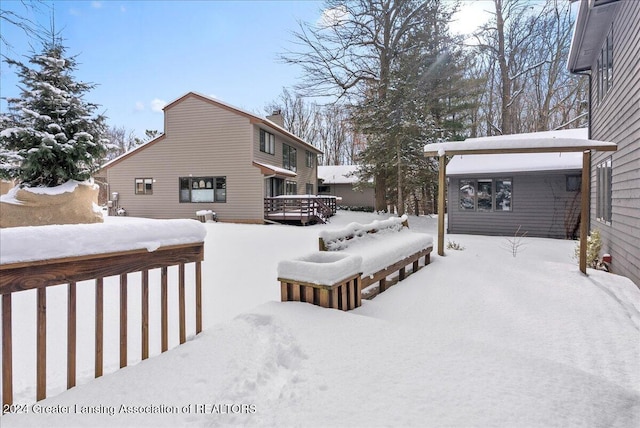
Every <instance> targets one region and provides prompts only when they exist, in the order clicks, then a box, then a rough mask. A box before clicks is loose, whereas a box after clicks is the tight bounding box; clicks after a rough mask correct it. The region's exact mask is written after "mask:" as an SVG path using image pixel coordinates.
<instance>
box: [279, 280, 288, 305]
mask: <svg viewBox="0 0 640 428" xmlns="http://www.w3.org/2000/svg"><path fill="white" fill-rule="evenodd" d="M280 301H281V302H288V301H289V287H288V286H287V283H286V282H284V281H280Z"/></svg>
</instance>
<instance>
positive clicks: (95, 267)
mask: <svg viewBox="0 0 640 428" xmlns="http://www.w3.org/2000/svg"><path fill="white" fill-rule="evenodd" d="M203 259H204V244H203V243H202V242H199V243H194V244H184V245H175V246H167V247H161V248H159V249H157V250H156V251H153V252H148V251H147V250H133V251H126V252H118V253H106V254H96V255H88V256H80V257H68V258H61V259H51V260H44V261H37V262H25V263H11V264H2V265H0V295H2V404H3V405H11V404H12V403H13V369H12V367H13V349H12V344H13V342H12V320H11V297H12V295H13V294H14V293H19V292H21V291H25V290H31V289H36V290H37V303H36V305H37V319H36V400H42V399H44V398H46V386H47V383H46V378H47V371H46V361H47V360H46V356H47V350H46V339H47V287H51V286H56V285H61V284H67V287H68V299H67V389H69V388H72V387H74V386H75V385H76V348H77V343H76V325H77V319H76V288H77V282H79V281H87V280H95V377H96V378H97V377H100V376H102V372H103V314H104V300H103V297H104V294H103V286H104V278H106V277H111V276H117V277H119V279H120V368H122V367H125V366H126V365H127V289H128V287H127V285H128V282H127V276H128V274H130V273H134V272H141V297H142V300H141V305H142V311H141V312H142V319H141V326H142V332H141V333H142V336H141V337H142V343H141V347H142V355H141V358H142V359H143V360H144V359H147V358H148V357H149V287H150V284H149V271H150V270H152V269H160V284H159V286H160V295H161V296H160V300H161V302H160V305H161V308H160V312H161V326H160V331H161V352H165V351H166V350H167V349H168V347H169V346H168V343H169V341H168V337H169V333H168V325H169V324H168V292H167V288H168V267H170V266H178V317H179V330H180V331H179V335H180V343H181V344H182V343H184V342H185V341H186V319H185V318H186V311H185V264H186V263H194V268H195V319H196V320H195V325H196V327H195V329H196V334H198V333H200V332H201V331H202V274H201V262H202V260H203ZM151 286H153V285H151Z"/></svg>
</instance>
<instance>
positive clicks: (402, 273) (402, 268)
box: [398, 266, 407, 281]
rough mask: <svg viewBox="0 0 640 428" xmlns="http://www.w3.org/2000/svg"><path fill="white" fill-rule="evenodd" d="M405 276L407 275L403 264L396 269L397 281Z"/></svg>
mask: <svg viewBox="0 0 640 428" xmlns="http://www.w3.org/2000/svg"><path fill="white" fill-rule="evenodd" d="M406 276H407V273H406V269H405V267H404V266H403V267H401V268H400V270H399V271H398V281H402V280H403V279H405V277H406Z"/></svg>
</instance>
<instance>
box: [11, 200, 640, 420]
mask: <svg viewBox="0 0 640 428" xmlns="http://www.w3.org/2000/svg"><path fill="white" fill-rule="evenodd" d="M379 218H380V217H378V216H376V215H374V214H364V213H347V212H338V215H336V216H335V217H334V218H333V219H332V223H330V224H328V225H316V226H312V227H304V228H303V227H290V226H276V225H273V226H257V225H234V224H222V223H208V224H206V228H207V232H208V234H207V238H206V243H205V262H204V264H203V299H204V304H203V305H204V314H203V317H204V326H205V329H204V332H203V333H202V334H201V335H199V336H197V337H195V338H194V337H193V336H191V340H189V341H188V342H187V343H186V344H184V345H182V346H179V347H177V348H174V349H173V350H170V351H169V352H167V353H165V354H162V355H157V354H158V352H152V354H153V355H156V356H154V357H152V358H150V359H149V360H146V361H144V362H142V363H139V351H138V350H136V349H135V348H134V349H132V350H130V352H129V355H130V364H131V366H130V367H128V368H125V369H123V370H118V371H115V372H113V370H114V369H115V367H117V316H118V314H117V311H118V310H117V308H118V306H117V303H116V302H117V287H114V290H112V291H111V294H110V295H109V294H108V293H107V291H106V290H107V289H106V286H105V299H107V302H109V299H111V301H112V302H114V303H113V305H112V312H113V313H112V314H111V316H112V317H113V319H112V320H111V321H113V323H112V324H114V325H113V326H112V327H110V328H111V330H109V327H107V324H108V322H109V320H107V319H105V338H109V337H110V339H109V340H110V343H111V344H112V345H113V346H112V348H113V349H111V350H109V349H106V352H107V354H106V355H105V364H106V365H107V367H106V369H105V373H108V374H106V375H105V376H103V377H102V378H100V379H97V380H90V379H91V377H92V369H93V360H92V355H93V330H92V322H93V321H92V316H93V310H92V305H93V294H92V293H91V292H85V293H83V294H81V293H80V287H79V292H78V293H79V294H78V299H79V308H80V307H82V303H81V302H82V301H84V302H85V305H86V307H85V310H84V316H85V317H86V318H85V319H86V320H87V321H86V323H85V325H82V326H80V327H79V332H78V335H79V340H81V339H80V338H82V337H84V338H85V339H84V341H83V342H79V343H81V346H80V347H81V349H80V350H79V356H78V365H79V368H80V373H79V376H78V380H79V384H80V386H78V387H76V388H74V389H72V390H69V391H66V392H63V390H64V379H65V373H64V352H65V351H66V343H65V342H64V339H63V340H59V339H56V338H51V339H49V343H48V348H49V350H50V359H51V360H52V361H51V364H49V367H48V370H49V371H50V372H49V378H48V382H49V389H48V393H49V395H51V397H50V398H48V399H46V400H44V401H41V402H39V403H38V405H35V406H34V405H33V403H32V400H33V397H34V392H33V388H34V386H35V381H34V380H32V379H29V380H28V381H27V382H22V383H21V384H17V385H16V387H15V388H16V391H15V402H16V403H27V404H28V405H27V406H26V407H25V409H26V413H21V414H10V415H5V416H3V417H2V426H3V427H5V426H6V427H18V426H33V427H39V426H44V425H46V426H56V427H57V426H61V427H62V426H64V427H76V426H131V427H138V426H238V425H240V426H243V425H248V426H278V427H288V426H319V427H320V426H322V427H330V426H340V427H341V426H367V427H370V426H455V427H457V426H464V427H468V426H478V427H487V426H504V427H536V426H540V427H548V426H558V427H572V426H590V427H601V426H611V427H637V426H640V291H639V290H638V289H637V288H636V287H635V286H634V285H633V284H632V283H631V282H630V281H629V280H627V279H625V278H622V277H618V276H616V275H612V274H607V273H604V272H599V271H589V276H588V277H585V276H583V275H581V274H580V272H579V271H578V266H577V262H576V261H575V260H573V259H572V254H573V249H574V247H575V242H571V241H561V240H550V239H536V238H528V239H525V240H524V244H525V245H524V246H523V247H521V248H520V249H519V251H518V253H517V256H516V257H513V256H512V255H511V248H510V244H509V242H508V241H507V239H506V238H500V237H483V236H469V235H450V236H448V237H447V238H448V239H449V240H452V241H455V242H456V243H459V244H461V245H462V246H463V247H465V249H464V250H463V251H454V250H447V255H446V257H438V256H436V255H435V252H434V255H433V256H432V258H431V260H432V262H431V264H430V265H429V266H427V267H426V268H424V269H421V270H420V271H419V272H418V273H416V274H415V275H411V276H410V277H409V278H407V279H406V280H404V281H403V282H401V283H399V284H398V285H395V286H393V287H391V288H390V289H389V290H387V291H386V292H384V293H383V294H381V295H379V296H378V297H376V298H375V299H374V300H371V301H363V304H362V306H361V307H360V308H357V309H355V310H353V311H350V312H342V311H337V310H331V309H322V308H319V307H316V306H312V305H310V304H306V303H294V302H287V303H281V302H279V299H280V290H279V283H278V282H277V273H276V269H277V265H278V262H279V261H281V260H285V259H291V258H295V257H299V256H301V255H303V254H307V253H309V252H313V251H316V250H317V246H318V239H317V238H318V233H319V232H320V231H322V230H327V229H331V228H339V227H342V226H344V225H346V224H348V223H350V222H352V221H357V222H360V223H367V222H369V221H371V220H373V219H379ZM409 225H410V227H411V228H412V229H414V230H418V231H426V232H429V233H432V234H433V235H434V236H435V230H436V219H435V218H433V219H432V218H428V217H420V218H416V217H410V218H409ZM21 294H26V295H29V294H30V293H21ZM50 294H51V295H52V297H50V298H49V300H48V305H49V306H50V313H49V314H48V316H49V319H50V321H49V326H50V327H49V328H50V329H51V328H53V327H52V326H57V325H59V324H56V323H57V322H61V323H62V324H61V327H60V329H61V330H64V329H65V325H66V324H65V322H64V321H59V320H63V319H64V318H62V317H63V315H64V311H65V303H64V302H65V300H64V299H65V294H64V290H62V291H60V292H57V291H56V292H53V293H50ZM56 294H57V296H56ZM138 295H139V293H137V292H135V291H131V292H129V296H130V297H129V298H130V299H133V300H135V299H136V296H138ZM30 298H32V296H31V297H29V296H26V297H22V298H21V299H17V298H16V299H15V302H14V305H16V308H15V309H14V311H15V312H16V313H18V312H19V311H18V307H19V305H24V307H25V310H24V311H23V313H22V314H21V316H22V318H21V321H19V324H18V325H20V326H23V325H24V326H25V327H24V328H25V332H24V334H22V335H21V336H18V335H17V334H16V333H14V340H15V341H18V339H21V340H22V341H23V342H26V343H23V344H22V345H18V344H14V346H15V349H16V350H15V352H18V348H19V347H20V346H22V349H28V348H29V347H30V346H33V347H34V345H33V343H32V341H33V342H35V335H34V334H33V331H32V330H33V328H32V327H31V326H29V324H30V323H31V324H32V323H33V321H29V320H32V318H31V317H32V316H33V317H34V318H33V319H35V315H33V314H35V309H34V308H32V309H30V311H31V312H29V310H27V309H26V308H27V306H29V305H28V304H27V302H26V300H28V299H30ZM152 298H153V296H152ZM82 299H84V300H82ZM187 299H188V301H190V300H191V297H190V295H188V297H187ZM55 305H58V306H59V308H58V309H56V308H55ZM136 305H137V306H138V308H139V303H137V304H136V302H134V301H132V302H130V304H129V308H130V310H133V308H136ZM30 306H33V304H32V303H31V304H30ZM108 307H109V306H107V305H105V308H108ZM58 312H59V313H58ZM188 314H192V309H189V312H188ZM80 316H81V315H80V314H79V317H80ZM189 316H190V315H189ZM135 319H139V317H138V315H136V314H135V313H134V314H133V315H131V316H130V320H132V321H131V322H132V324H133V325H130V326H129V327H130V331H131V332H132V338H131V339H130V342H131V343H133V344H135V343H137V342H136V340H137V339H135V338H134V337H135V336H134V335H133V333H134V332H137V331H138V330H139V327H138V326H136V325H135V322H134V321H133V320H135ZM152 319H153V317H152ZM189 322H190V323H191V324H190V325H189V324H188V331H189V332H192V330H193V320H192V319H191V318H189ZM14 323H18V321H14ZM15 328H16V327H14V331H16V330H15ZM172 331H173V333H172V334H174V335H175V334H177V333H176V332H175V328H173V329H172ZM109 334H111V336H108V335H109ZM190 334H191V335H192V333H190ZM138 335H139V333H138ZM61 337H64V336H61ZM138 337H139V336H138ZM26 338H28V339H26ZM31 338H33V339H31ZM114 339H115V340H114ZM172 340H173V341H175V337H174V336H172ZM156 341H157V338H156ZM105 346H106V345H105ZM154 346H157V343H155V344H154V343H152V349H156V348H154ZM136 357H137V358H138V359H137V360H136ZM30 358H32V357H30ZM55 358H62V361H60V362H58V363H55V364H54V363H53V360H54V359H55ZM31 364H32V361H29V358H25V359H23V360H20V361H16V362H15V363H14V370H16V374H15V375H14V376H15V377H16V378H17V377H18V372H20V371H22V372H23V373H24V372H28V371H29V370H30V368H29V367H31ZM109 372H111V373H109ZM37 411H40V412H44V411H51V412H64V413H62V414H61V413H48V414H44V413H39V414H36V412H37Z"/></svg>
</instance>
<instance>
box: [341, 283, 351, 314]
mask: <svg viewBox="0 0 640 428" xmlns="http://www.w3.org/2000/svg"><path fill="white" fill-rule="evenodd" d="M350 289H351V281H349V282H347V285H343V286H342V287H340V298H341V299H342V302H341V303H342V306H341V307H340V309H342V310H343V311H346V310H348V309H349V304H348V302H349V296H348V293H351V290H350Z"/></svg>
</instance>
